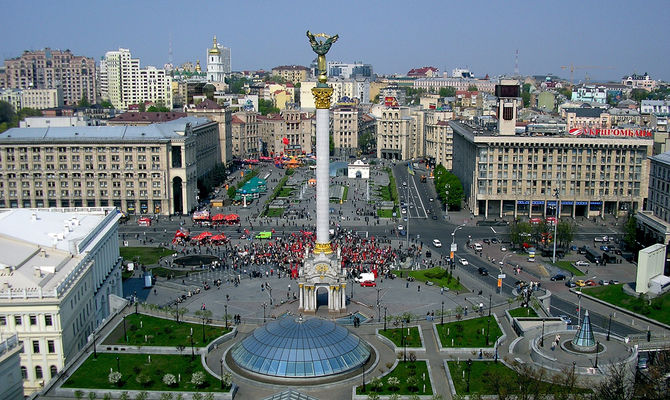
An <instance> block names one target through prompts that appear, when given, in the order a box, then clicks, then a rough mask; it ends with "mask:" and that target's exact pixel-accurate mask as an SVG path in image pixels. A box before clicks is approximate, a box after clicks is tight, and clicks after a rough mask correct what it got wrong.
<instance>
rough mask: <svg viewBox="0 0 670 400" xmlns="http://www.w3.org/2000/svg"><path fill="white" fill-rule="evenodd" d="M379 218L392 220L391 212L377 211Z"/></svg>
mask: <svg viewBox="0 0 670 400" xmlns="http://www.w3.org/2000/svg"><path fill="white" fill-rule="evenodd" d="M377 216H379V218H393V210H377Z"/></svg>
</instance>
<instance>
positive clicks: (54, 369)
mask: <svg viewBox="0 0 670 400" xmlns="http://www.w3.org/2000/svg"><path fill="white" fill-rule="evenodd" d="M49 372H50V373H51V378H53V377H55V376H56V374H58V368H57V367H56V366H55V365H52V366H51V367H49Z"/></svg>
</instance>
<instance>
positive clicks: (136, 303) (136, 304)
mask: <svg viewBox="0 0 670 400" xmlns="http://www.w3.org/2000/svg"><path fill="white" fill-rule="evenodd" d="M138 305H139V303H138V302H137V297H135V314H137V306H138Z"/></svg>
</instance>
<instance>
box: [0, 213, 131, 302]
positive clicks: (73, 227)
mask: <svg viewBox="0 0 670 400" xmlns="http://www.w3.org/2000/svg"><path fill="white" fill-rule="evenodd" d="M118 218H119V215H118V213H117V212H116V210H115V209H113V208H107V209H105V208H96V209H89V210H87V211H74V210H71V209H60V210H56V209H27V208H18V209H2V210H0V299H4V298H6V297H7V296H6V290H7V289H9V290H11V292H12V293H13V294H12V297H14V296H16V297H19V296H21V295H22V294H18V293H17V292H21V293H24V292H25V293H27V294H26V295H25V296H28V297H33V296H31V293H32V294H33V295H37V293H39V297H42V296H44V297H55V295H56V293H57V292H60V291H62V290H65V289H67V288H68V287H69V282H71V279H72V277H73V275H76V274H77V273H78V271H79V270H80V268H82V267H84V266H85V264H84V261H85V258H86V256H87V252H88V251H89V249H91V248H93V247H94V246H95V245H96V244H97V242H98V240H100V238H101V235H100V232H101V229H107V228H108V227H111V226H112V225H113V224H116V221H117V220H118ZM54 291H56V292H54Z"/></svg>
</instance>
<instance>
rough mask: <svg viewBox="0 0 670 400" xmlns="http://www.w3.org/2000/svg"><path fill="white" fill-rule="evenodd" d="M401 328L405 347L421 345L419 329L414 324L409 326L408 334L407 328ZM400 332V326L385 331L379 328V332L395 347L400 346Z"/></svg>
mask: <svg viewBox="0 0 670 400" xmlns="http://www.w3.org/2000/svg"><path fill="white" fill-rule="evenodd" d="M402 330H404V331H405V345H406V346H407V348H410V347H421V336H419V329H418V328H417V327H416V326H412V327H410V328H409V334H407V328H405V329H402ZM400 332H401V328H393V329H387V330H386V331H384V330H383V329H381V330H380V331H379V334H380V335H382V336H384V337H386V338H388V339H389V340H390V341H392V342H393V344H395V345H396V347H402V342H401V338H400Z"/></svg>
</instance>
